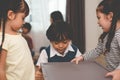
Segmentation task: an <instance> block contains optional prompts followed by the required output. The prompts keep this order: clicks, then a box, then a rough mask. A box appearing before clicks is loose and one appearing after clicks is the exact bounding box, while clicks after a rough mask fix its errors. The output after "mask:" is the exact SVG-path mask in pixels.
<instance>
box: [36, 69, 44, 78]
mask: <svg viewBox="0 0 120 80" xmlns="http://www.w3.org/2000/svg"><path fill="white" fill-rule="evenodd" d="M35 80H43V74H42V72H40V71H36V72H35Z"/></svg>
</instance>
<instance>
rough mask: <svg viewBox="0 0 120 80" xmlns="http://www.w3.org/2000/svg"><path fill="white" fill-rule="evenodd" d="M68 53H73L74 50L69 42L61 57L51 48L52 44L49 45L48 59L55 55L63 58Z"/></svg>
mask: <svg viewBox="0 0 120 80" xmlns="http://www.w3.org/2000/svg"><path fill="white" fill-rule="evenodd" d="M68 51H72V52H75V51H74V49H73V48H72V46H71V42H70V43H69V45H68V47H67V48H66V50H65V52H64V55H61V54H60V53H58V52H57V51H56V50H55V49H54V48H53V46H52V44H51V45H50V57H53V56H55V55H57V56H62V57H64V56H65V55H66V54H67V52H68Z"/></svg>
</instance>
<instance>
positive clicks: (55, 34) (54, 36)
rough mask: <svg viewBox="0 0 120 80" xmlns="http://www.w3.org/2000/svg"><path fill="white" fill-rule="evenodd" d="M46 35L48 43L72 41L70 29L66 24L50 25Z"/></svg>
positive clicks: (56, 23)
mask: <svg viewBox="0 0 120 80" xmlns="http://www.w3.org/2000/svg"><path fill="white" fill-rule="evenodd" d="M46 35H47V38H48V39H49V40H50V41H57V42H59V41H63V40H66V39H69V40H72V29H71V26H70V25H69V24H68V23H66V22H55V23H52V24H51V25H50V27H49V28H48V30H47V32H46Z"/></svg>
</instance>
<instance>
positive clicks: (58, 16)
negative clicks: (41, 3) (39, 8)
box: [50, 11, 64, 22]
mask: <svg viewBox="0 0 120 80" xmlns="http://www.w3.org/2000/svg"><path fill="white" fill-rule="evenodd" d="M50 16H51V18H52V19H53V22H58V21H64V19H63V15H62V13H61V12H60V11H54V12H52V13H51V15H50Z"/></svg>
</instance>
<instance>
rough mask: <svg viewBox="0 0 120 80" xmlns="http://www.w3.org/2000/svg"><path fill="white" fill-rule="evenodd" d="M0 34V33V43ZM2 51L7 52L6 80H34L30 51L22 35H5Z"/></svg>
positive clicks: (0, 36) (0, 35) (0, 34)
mask: <svg viewBox="0 0 120 80" xmlns="http://www.w3.org/2000/svg"><path fill="white" fill-rule="evenodd" d="M1 40H2V33H0V43H1ZM2 48H3V49H5V50H6V51H7V58H6V67H5V68H6V77H7V80H35V69H34V64H33V60H32V57H31V53H30V50H29V48H28V45H27V42H26V40H25V39H24V38H23V37H22V35H20V34H18V35H10V34H5V40H4V43H3V47H2Z"/></svg>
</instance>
